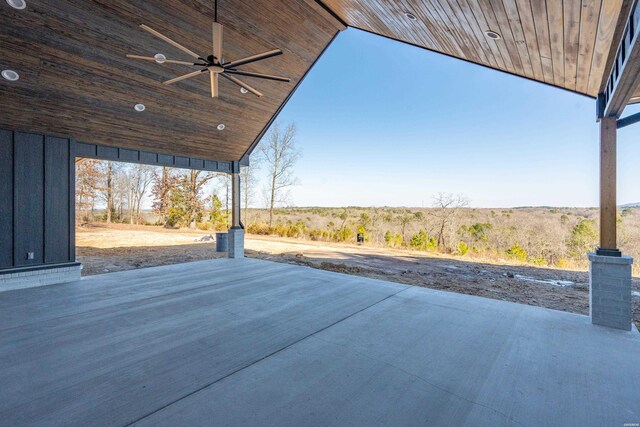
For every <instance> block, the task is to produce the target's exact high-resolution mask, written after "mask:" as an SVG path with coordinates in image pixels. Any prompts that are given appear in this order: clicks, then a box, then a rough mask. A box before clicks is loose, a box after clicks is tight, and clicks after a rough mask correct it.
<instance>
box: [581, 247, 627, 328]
mask: <svg viewBox="0 0 640 427" xmlns="http://www.w3.org/2000/svg"><path fill="white" fill-rule="evenodd" d="M589 261H590V268H589V315H590V316H591V323H593V324H594V325H602V326H608V327H610V328H616V329H624V330H626V331H630V330H631V320H632V318H631V264H633V258H631V257H629V256H621V257H613V256H601V255H596V254H593V253H590V254H589Z"/></svg>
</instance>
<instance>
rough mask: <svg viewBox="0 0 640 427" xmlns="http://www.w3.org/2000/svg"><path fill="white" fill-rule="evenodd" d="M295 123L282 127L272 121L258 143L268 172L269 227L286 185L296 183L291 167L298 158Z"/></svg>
mask: <svg viewBox="0 0 640 427" xmlns="http://www.w3.org/2000/svg"><path fill="white" fill-rule="evenodd" d="M295 138H296V125H295V123H290V124H289V125H288V126H287V127H286V128H285V129H282V127H281V126H280V124H279V123H277V122H276V123H274V124H273V126H272V127H271V129H270V130H269V133H268V134H267V137H266V138H265V140H264V141H263V143H262V144H260V145H259V152H260V154H261V155H262V158H263V160H264V163H265V166H266V169H267V173H268V180H269V181H268V190H267V202H268V210H269V227H271V226H272V225H273V209H274V207H275V206H276V205H277V204H279V203H282V202H283V199H284V197H285V195H286V193H285V191H284V190H286V189H287V188H288V187H290V186H292V185H295V184H296V182H297V181H296V178H295V177H294V176H293V167H294V166H295V164H296V162H297V161H298V159H299V158H300V151H299V150H298V148H297V146H296V141H295Z"/></svg>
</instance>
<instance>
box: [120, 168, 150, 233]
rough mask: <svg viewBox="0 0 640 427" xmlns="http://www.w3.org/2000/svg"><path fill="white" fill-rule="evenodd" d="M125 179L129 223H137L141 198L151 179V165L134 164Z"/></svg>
mask: <svg viewBox="0 0 640 427" xmlns="http://www.w3.org/2000/svg"><path fill="white" fill-rule="evenodd" d="M126 175H127V181H128V186H129V191H128V194H127V199H128V207H129V223H130V224H133V223H134V221H135V223H136V224H137V223H138V222H139V221H140V210H141V207H142V199H143V198H144V195H145V194H146V193H147V190H148V189H149V186H150V185H151V182H152V181H153V167H152V166H147V165H134V166H131V167H130V168H129V170H128V173H127V174H126Z"/></svg>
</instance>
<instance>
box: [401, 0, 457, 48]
mask: <svg viewBox="0 0 640 427" xmlns="http://www.w3.org/2000/svg"><path fill="white" fill-rule="evenodd" d="M418 9H419V10H420V11H421V12H424V13H425V14H426V15H427V16H428V18H427V19H426V22H430V23H431V24H432V25H433V28H434V32H435V34H438V35H439V39H440V40H441V41H442V43H444V45H445V46H448V47H449V52H453V54H454V55H455V56H458V57H460V58H468V55H469V53H468V51H466V49H463V48H462V47H461V43H459V42H458V40H457V39H456V38H455V37H453V36H452V35H451V34H448V33H447V32H446V31H443V28H444V27H445V25H446V24H445V21H444V20H443V18H442V16H441V15H440V13H439V12H438V10H437V9H436V7H434V6H433V4H431V3H429V4H424V5H423V7H420V8H418ZM392 37H393V36H392Z"/></svg>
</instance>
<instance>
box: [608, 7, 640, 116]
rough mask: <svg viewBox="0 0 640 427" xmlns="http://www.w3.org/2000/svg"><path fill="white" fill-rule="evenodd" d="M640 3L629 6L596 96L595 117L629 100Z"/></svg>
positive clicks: (639, 44) (634, 82) (639, 58)
mask: <svg viewBox="0 0 640 427" xmlns="http://www.w3.org/2000/svg"><path fill="white" fill-rule="evenodd" d="M639 40H640V2H638V1H637V0H636V1H635V3H634V5H633V6H632V7H631V10H630V12H629V16H628V18H627V23H626V25H625V29H624V32H623V34H622V39H621V40H620V43H619V45H618V48H617V50H616V55H615V57H614V61H613V65H612V66H611V71H610V72H609V75H607V77H606V79H607V80H606V85H605V86H604V91H603V93H602V94H600V95H599V96H598V104H599V105H598V117H599V118H600V117H615V118H618V117H620V115H621V114H622V111H623V110H624V108H625V107H626V106H627V105H628V104H629V103H630V102H632V101H631V99H632V97H633V96H634V92H635V90H636V88H637V86H638V82H639V81H640V41H639Z"/></svg>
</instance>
